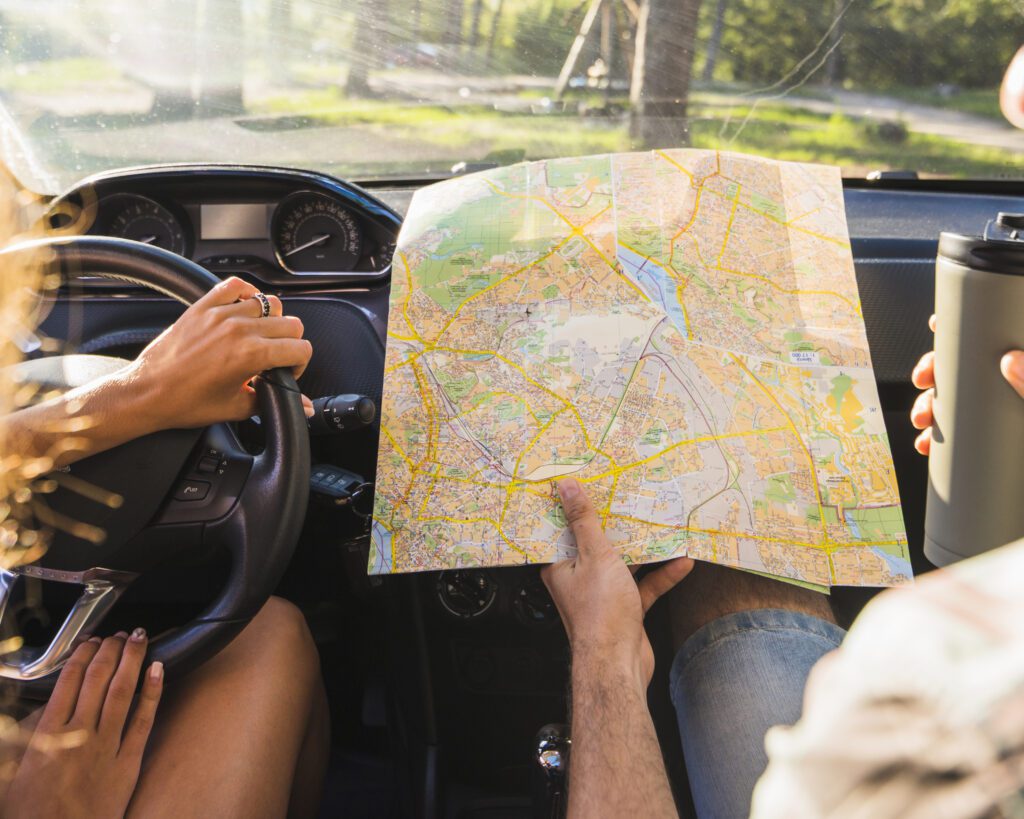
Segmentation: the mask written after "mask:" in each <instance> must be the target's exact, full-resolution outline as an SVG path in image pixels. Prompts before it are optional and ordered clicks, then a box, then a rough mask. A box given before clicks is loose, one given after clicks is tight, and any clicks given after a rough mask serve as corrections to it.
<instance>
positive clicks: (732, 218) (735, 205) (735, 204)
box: [715, 182, 740, 265]
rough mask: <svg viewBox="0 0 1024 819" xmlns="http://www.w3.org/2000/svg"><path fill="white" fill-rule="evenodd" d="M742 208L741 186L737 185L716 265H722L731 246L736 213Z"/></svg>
mask: <svg viewBox="0 0 1024 819" xmlns="http://www.w3.org/2000/svg"><path fill="white" fill-rule="evenodd" d="M739 206H740V184H739V183H738V182H737V183H736V196H735V197H734V198H733V200H732V210H730V211H729V221H728V222H727V223H726V225H725V238H724V239H723V240H722V250H721V252H720V253H719V254H718V261H717V262H715V264H716V265H720V264H721V263H722V257H723V256H725V249H726V248H727V247H728V246H729V239H731V238H732V225H733V222H735V221H736V211H737V210H738V209H739Z"/></svg>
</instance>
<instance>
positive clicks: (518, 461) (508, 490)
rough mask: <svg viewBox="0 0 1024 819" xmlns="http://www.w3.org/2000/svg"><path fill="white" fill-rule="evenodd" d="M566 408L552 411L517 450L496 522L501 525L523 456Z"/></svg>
mask: <svg viewBox="0 0 1024 819" xmlns="http://www.w3.org/2000/svg"><path fill="white" fill-rule="evenodd" d="M566 409H567V407H563V408H562V409H560V410H558V411H557V412H554V413H552V414H551V417H550V418H548V420H547V422H546V423H545V424H544V426H542V427H541V428H540V429H538V430H537V432H536V434H535V435H534V436H533V437H532V438H531V439H530V440H529V442H528V443H527V444H526V447H525V448H524V449H521V450H520V451H519V456H518V457H517V458H516V462H515V465H514V466H513V467H512V483H510V484H509V485H508V487H507V488H506V489H505V502H504V503H503V504H502V505H501V514H500V515H498V522H499V523H501V524H502V525H504V524H505V514H506V513H507V512H508V502H509V501H510V500H511V498H512V487H514V486H515V485H516V483H517V482H518V481H519V477H518V473H519V466H520V464H521V463H522V462H523V458H525V457H526V453H527V452H529V451H530V449H531V448H532V447H533V445H534V444H536V443H537V441H538V439H539V438H540V437H541V436H542V435H543V434H544V433H545V432H547V431H548V429H549V428H550V427H551V425H552V424H553V423H554V422H555V419H556V418H557V417H558V416H559V415H561V414H562V413H563V412H565V410H566ZM522 483H524V484H525V483H527V481H522ZM530 483H533V481H530Z"/></svg>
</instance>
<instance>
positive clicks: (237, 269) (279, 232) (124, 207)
mask: <svg viewBox="0 0 1024 819" xmlns="http://www.w3.org/2000/svg"><path fill="white" fill-rule="evenodd" d="M46 218H47V219H48V226H49V228H50V229H51V230H58V231H67V232H70V233H76V234H78V233H86V234H90V235H101V236H114V237H118V238H123V239H131V240H133V241H137V242H143V243H146V244H152V245H155V246H157V247H161V248H163V249H165V250H169V251H171V252H173V253H176V254H178V255H179V256H184V257H185V258H187V259H191V260H192V261H194V262H196V263H197V264H199V265H201V266H202V267H205V268H206V269H208V270H210V271H211V272H213V273H215V274H216V275H217V276H219V277H222V278H223V277H225V276H230V275H239V276H243V277H245V278H248V279H250V280H255V281H257V282H260V283H263V284H276V285H283V286H289V285H295V284H302V283H305V284H307V285H308V284H311V283H312V282H313V281H315V282H317V283H318V284H346V283H356V282H361V283H363V284H367V283H374V282H383V281H385V280H386V279H387V278H388V276H389V274H390V272H391V258H392V255H393V254H394V250H395V238H396V236H397V232H398V227H399V224H400V219H399V217H398V215H397V214H395V213H394V211H392V210H391V209H390V208H388V207H387V206H386V205H384V204H383V203H381V202H380V201H378V200H376V199H374V198H373V197H372V196H370V195H369V194H367V193H366V192H365V191H362V190H361V189H358V188H356V187H354V186H352V185H349V184H348V183H345V182H342V181H340V180H337V179H333V178H331V177H327V176H323V175H320V174H316V173H309V172H302V171H293V170H287V169H278V168H250V167H244V166H231V167H223V166H202V165H195V166H187V165H186V166H178V165H175V166H162V167H149V168H141V169H136V170H128V171H119V172H117V173H113V174H105V175H100V176H94V177H90V178H88V179H85V180H84V181H83V182H81V183H80V184H79V185H76V186H75V188H74V189H73V190H71V191H69V192H68V193H66V194H64V195H62V196H61V197H59V198H58V199H56V200H55V201H54V202H53V203H52V205H51V207H50V209H49V211H48V213H47V217H46Z"/></svg>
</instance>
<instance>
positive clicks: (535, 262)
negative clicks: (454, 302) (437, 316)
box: [432, 234, 572, 345]
mask: <svg viewBox="0 0 1024 819" xmlns="http://www.w3.org/2000/svg"><path fill="white" fill-rule="evenodd" d="M571 238H572V235H571V234H570V235H569V236H566V237H565V238H564V239H562V241H560V242H559V243H558V244H557V245H555V246H554V247H553V248H551V250H549V251H548V252H547V253H545V254H544V255H543V256H540V257H539V258H537V259H534V260H533V261H532V262H530V263H529V264H527V265H524V266H523V267H520V268H519V269H518V270H514V271H512V272H511V273H509V274H508V275H507V276H503V277H502V278H500V279H498V281H496V282H495V283H494V284H489V285H487V287H485V288H484V289H483V290H479V291H477V292H476V293H474V294H473V295H472V296H467V297H466V298H464V299H463V300H462V301H461V302H459V305H458V307H456V308H455V312H454V313H452V317H451V318H450V319H448V321H447V323H445V325H444V327H442V328H441V329H440V331H439V332H438V334H437V335H436V336H434V340H433V342H432V344H435V345H436V344H437V343H438V342H439V341H440V340H441V337H442V336H443V335H444V334H445V333H446V332H448V328H449V327H451V326H452V324H454V323H455V319H457V318H458V317H459V313H460V312H461V311H462V308H463V307H465V306H466V305H467V304H469V302H471V301H473V299H475V298H479V297H480V296H482V295H483V294H484V293H487V292H488V291H490V290H493V289H494V288H495V287H499V286H500V285H503V284H504V283H505V282H507V281H510V280H511V279H514V278H515V277H516V276H519V275H521V274H522V273H525V272H526V271H527V270H529V269H531V268H533V267H536V266H537V265H539V264H540V263H541V262H543V261H545V260H547V259H549V258H551V257H552V256H554V255H555V253H556V252H557V251H558V250H560V249H561V247H562V245H564V244H565V243H566V242H568V241H569V239H571Z"/></svg>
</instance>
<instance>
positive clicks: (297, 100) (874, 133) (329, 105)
mask: <svg viewBox="0 0 1024 819" xmlns="http://www.w3.org/2000/svg"><path fill="white" fill-rule="evenodd" d="M253 113H265V114H271V115H300V114H301V115H302V116H303V117H306V118H307V120H306V121H305V124H306V125H316V126H323V127H327V126H334V127H357V128H369V129H373V130H377V131H379V132H380V133H381V135H382V138H383V137H392V138H400V139H403V140H409V141H410V142H420V143H426V144H428V145H430V146H431V147H432V148H434V150H435V152H436V151H437V150H445V151H450V155H451V157H452V159H453V161H454V160H458V159H466V158H481V157H484V156H485V155H486V154H489V153H496V152H502V153H505V154H507V155H511V156H522V157H523V158H526V159H541V158H546V157H553V156H563V155H570V154H572V155H582V154H589V153H603V152H610V151H626V150H630V149H632V148H635V146H634V145H633V144H632V143H631V141H630V138H629V134H628V128H627V124H626V121H625V118H624V117H622V116H617V117H581V116H579V115H577V114H576V113H575V112H568V113H560V114H548V115H535V114H525V113H522V114H521V113H503V112H500V111H495V110H493V109H491V108H489V107H486V106H482V105H479V106H470V105H467V106H462V105H460V106H458V107H457V108H448V107H445V106H437V105H432V106H431V105H428V106H422V105H414V104H409V105H402V104H396V103H394V102H390V101H388V102H385V101H376V100H347V99H345V98H344V97H343V96H342V95H341V93H340V92H339V91H338V90H336V89H333V88H328V89H321V90H317V91H310V92H305V93H301V94H297V95H289V96H287V97H285V96H281V97H275V98H269V99H266V100H264V101H263V102H261V103H259V104H258V105H257V109H256V110H255V111H254V112H253ZM748 114H750V117H749V119H747V117H748ZM691 139H692V144H693V147H697V148H718V149H723V150H733V151H740V152H743V153H752V154H759V155H763V156H769V157H774V158H777V159H787V160H794V161H805V162H822V163H827V164H834V165H839V166H840V167H841V168H843V170H844V173H845V174H846V175H848V176H863V175H865V174H866V173H867V172H869V171H872V170H886V169H911V170H917V171H919V172H921V173H927V174H931V175H941V176H953V177H968V178H969V177H1011V178H1019V177H1020V176H1022V175H1024V157H1015V156H1012V155H1009V154H1008V153H1007V152H1005V151H1002V150H998V149H994V148H985V147H980V146H974V145H968V144H965V143H960V142H956V141H954V140H950V139H945V138H941V137H934V136H926V135H921V134H913V133H912V134H909V135H907V137H906V139H905V140H904V141H902V142H890V141H887V140H886V139H885V138H884V134H880V133H879V131H878V128H877V126H875V125H874V124H873V123H870V122H867V121H860V120H856V119H853V118H850V117H846V116H843V115H839V114H833V115H832V116H828V115H824V114H819V113H815V112H812V111H807V110H804V109H799V108H790V107H788V106H782V105H772V104H765V105H760V106H757V107H756V108H754V110H753V113H751V107H750V106H722V105H714V104H712V103H707V102H701V98H700V95H698V96H697V97H696V100H695V102H694V103H693V104H692V105H691Z"/></svg>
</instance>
